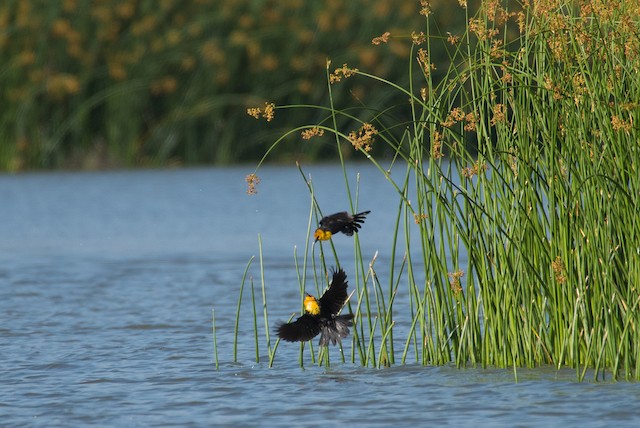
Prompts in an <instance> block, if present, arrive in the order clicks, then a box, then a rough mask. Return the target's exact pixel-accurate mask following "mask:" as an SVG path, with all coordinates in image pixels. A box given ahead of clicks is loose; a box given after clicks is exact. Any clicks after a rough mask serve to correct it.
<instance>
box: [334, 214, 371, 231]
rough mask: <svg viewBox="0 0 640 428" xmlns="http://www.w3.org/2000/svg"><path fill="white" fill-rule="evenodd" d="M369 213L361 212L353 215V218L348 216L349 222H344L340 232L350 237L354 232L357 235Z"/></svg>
mask: <svg viewBox="0 0 640 428" xmlns="http://www.w3.org/2000/svg"><path fill="white" fill-rule="evenodd" d="M370 212H371V211H363V212H361V213H358V214H354V215H353V216H349V221H348V222H346V223H345V224H344V225H343V226H342V229H340V232H342V233H344V234H345V235H348V236H351V235H353V233H354V232H356V233H358V230H359V229H360V228H361V227H362V223H364V219H365V217H366V216H367V214H369V213H370Z"/></svg>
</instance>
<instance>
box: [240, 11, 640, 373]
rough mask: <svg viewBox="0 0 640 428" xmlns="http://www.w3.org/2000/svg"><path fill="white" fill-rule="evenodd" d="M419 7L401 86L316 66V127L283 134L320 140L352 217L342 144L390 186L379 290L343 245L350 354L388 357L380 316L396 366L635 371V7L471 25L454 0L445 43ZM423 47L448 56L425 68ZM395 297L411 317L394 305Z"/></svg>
mask: <svg viewBox="0 0 640 428" xmlns="http://www.w3.org/2000/svg"><path fill="white" fill-rule="evenodd" d="M422 3H423V4H424V5H425V8H424V9H423V11H422V12H421V13H423V14H424V15H425V17H426V18H425V28H424V31H423V32H419V33H413V35H412V37H411V39H410V40H409V41H408V43H410V44H411V50H412V52H413V55H412V56H413V60H412V62H411V63H410V65H409V72H408V74H409V84H408V87H406V88H405V87H402V86H400V85H398V84H395V83H393V82H390V81H386V80H385V79H383V78H381V77H378V76H374V75H371V74H367V73H366V72H363V71H360V70H358V69H355V68H348V67H347V66H344V67H342V68H338V69H336V70H335V72H333V73H331V72H330V69H329V67H330V64H329V63H327V81H328V85H327V86H328V95H329V107H323V106H318V107H317V110H318V112H322V111H326V112H327V113H328V114H327V116H326V118H325V119H324V120H321V121H319V122H318V123H314V124H309V125H304V126H299V127H295V128H293V130H292V131H290V132H289V133H287V135H288V134H291V133H293V132H300V130H304V132H303V138H305V139H306V138H307V137H308V136H310V137H309V138H320V137H321V136H322V134H323V133H330V134H332V135H333V136H334V138H335V146H336V151H337V153H338V155H339V159H340V165H341V167H342V169H343V171H344V175H345V186H346V188H347V194H348V198H349V201H348V202H349V203H350V204H351V205H350V206H351V209H352V211H353V212H355V210H354V208H355V204H354V202H356V201H357V198H352V194H351V189H350V184H349V180H348V178H347V173H346V167H345V162H344V158H343V157H342V155H341V153H342V151H343V150H345V145H351V146H353V148H354V149H355V150H357V151H359V152H360V153H361V154H362V155H363V156H364V157H365V158H366V159H367V160H368V161H369V162H371V163H372V164H373V165H375V166H376V167H377V168H378V170H379V171H380V173H381V174H383V175H384V177H385V178H386V179H387V181H388V182H389V184H390V185H391V186H393V188H394V189H395V190H396V192H397V194H398V213H397V216H396V225H395V231H394V235H393V242H392V243H391V245H392V249H393V252H394V256H395V254H396V253H398V254H400V252H402V253H403V254H404V258H403V263H402V266H401V267H397V266H396V265H395V264H394V263H393V262H392V263H391V264H390V266H389V277H388V279H387V280H388V283H389V289H388V291H386V292H384V291H383V289H382V287H381V285H380V282H379V278H378V276H377V275H376V274H375V271H374V269H373V266H374V263H373V261H372V262H371V263H370V264H369V267H368V268H365V263H364V261H363V259H362V252H361V249H360V246H359V241H358V239H357V237H356V238H355V240H354V255H355V256H356V265H355V272H354V273H353V274H352V275H351V276H350V281H352V282H350V283H351V284H353V285H354V288H355V289H356V291H355V294H354V296H356V297H357V301H356V302H353V301H352V302H350V307H351V308H354V307H355V310H354V313H355V314H356V320H355V321H356V323H355V325H354V328H353V336H352V361H355V359H356V356H357V357H358V359H359V362H360V364H362V365H372V366H374V367H379V366H384V365H387V364H389V363H393V362H394V347H393V344H394V339H395V338H396V337H394V336H397V334H396V335H394V331H396V330H395V329H396V325H397V323H394V320H397V319H398V318H400V317H402V316H406V317H410V319H409V322H408V324H409V325H410V328H409V332H408V334H407V336H406V337H403V338H401V341H402V343H403V344H404V345H403V352H402V357H401V360H400V361H401V362H402V363H406V362H408V361H410V360H415V361H416V362H419V363H421V364H425V365H427V364H448V363H455V364H456V365H457V366H460V367H462V366H466V365H472V366H482V367H488V366H495V367H513V369H514V370H516V368H518V367H535V366H541V365H552V366H555V367H557V368H562V367H573V368H575V370H576V373H577V377H578V378H579V379H580V380H582V379H584V377H585V376H586V373H587V372H588V371H589V370H593V372H594V377H595V378H596V379H598V378H603V377H604V376H605V374H608V375H611V376H612V377H613V378H615V379H619V378H625V379H632V378H635V379H640V370H639V369H640V347H638V346H637V344H638V343H640V330H639V329H638V328H637V326H638V325H640V290H639V288H638V284H640V257H639V256H640V222H639V220H638V216H637V212H638V208H639V206H638V202H639V198H640V174H639V171H638V167H639V165H640V164H639V161H640V147H639V144H638V141H640V136H639V135H638V123H640V104H639V103H638V102H637V101H635V100H639V99H640V79H638V78H637V75H638V72H639V71H640V39H639V38H638V37H637V34H639V33H640V8H639V7H638V5H637V2H634V1H631V0H618V1H617V2H616V4H617V6H618V7H616V8H613V9H612V8H605V7H604V6H603V7H601V8H600V7H597V5H598V4H600V3H593V2H582V1H577V0H576V1H571V0H567V1H564V2H558V1H550V0H549V1H539V2H536V3H535V7H533V6H532V5H531V4H530V3H529V2H523V3H518V2H513V1H504V2H497V1H483V2H482V5H481V7H480V8H479V10H478V12H477V13H476V14H475V15H472V14H470V13H469V10H468V9H467V8H466V2H460V3H461V4H463V5H464V6H463V7H464V11H465V13H467V14H468V15H467V16H468V19H467V25H466V28H465V29H464V32H463V33H461V34H450V33H449V34H448V36H447V35H443V34H441V33H438V32H437V31H434V28H435V26H434V25H433V22H434V20H433V16H432V15H431V13H432V12H431V11H430V10H429V9H428V7H427V6H426V5H427V3H426V2H422ZM388 37H395V36H394V35H391V36H389V35H387V38H388ZM398 38H400V37H398ZM436 48H437V49H445V50H446V51H447V53H448V55H449V56H448V57H449V62H448V63H447V64H438V65H433V64H431V62H430V60H429V58H430V52H431V51H432V50H433V49H436ZM416 65H417V67H415V66H416ZM346 78H349V79H372V80H375V81H378V82H380V83H381V84H383V85H388V86H390V87H393V88H395V89H396V90H397V91H399V92H400V93H402V94H404V95H405V96H406V97H407V98H408V99H409V103H408V104H407V105H399V106H393V107H390V108H388V109H387V110H385V111H373V110H371V109H368V108H366V106H360V107H355V108H353V107H351V108H339V107H338V106H336V105H334V103H333V95H332V94H333V91H334V90H335V87H336V86H337V85H338V84H339V82H340V81H341V80H344V79H346ZM281 108H282V107H278V106H276V107H275V111H276V112H277V111H278V110H279V109H281ZM286 108H296V106H286ZM300 108H309V106H300ZM407 116H408V117H410V120H408V121H403V120H400V119H398V118H400V117H407ZM348 127H351V129H353V128H356V129H355V130H354V131H352V132H346V131H344V129H349V128H348ZM284 137H285V136H283V137H282V138H281V139H279V140H277V141H276V142H275V143H273V145H272V146H271V147H270V148H269V150H268V151H267V154H265V157H264V158H263V159H262V160H261V161H260V162H259V164H258V168H259V167H260V165H261V164H262V163H263V162H264V160H265V159H266V156H267V155H268V154H269V153H270V152H272V151H273V150H275V148H276V147H277V146H278V144H279V143H280V141H282V139H283V138H284ZM380 146H383V147H384V150H383V148H382V147H380ZM385 152H386V153H389V152H391V153H392V157H391V160H390V161H389V159H387V158H383V157H382V155H380V156H378V154H383V153H385ZM389 162H390V166H388V167H385V166H383V164H387V163H389ZM258 168H256V172H257V169H258ZM392 169H393V170H394V174H393V176H392V175H391V174H390V171H391V170H392ZM399 171H401V173H399ZM252 176H253V177H257V176H256V175H255V174H252ZM250 184H251V182H250ZM412 186H413V187H414V188H415V196H414V198H415V199H413V201H410V200H409V189H410V188H411V187H412ZM254 190H255V189H254ZM310 190H311V189H310ZM311 194H312V198H313V192H311ZM359 197H361V198H362V197H363V195H359ZM313 209H317V206H316V205H315V204H314V205H313ZM416 228H417V229H418V231H419V234H418V236H419V238H418V239H417V240H413V238H412V234H411V232H412V230H415V229H416ZM320 251H321V252H320V259H321V264H322V265H323V268H326V266H325V263H324V262H325V254H324V253H323V252H322V247H320ZM334 256H335V258H336V261H337V255H336V254H335V250H334ZM393 260H395V257H394V258H393ZM312 261H313V263H315V256H312ZM305 262H306V260H305ZM314 270H315V264H314ZM301 277H302V278H304V275H302V276H301ZM402 287H406V289H407V290H408V294H409V302H408V308H403V310H395V309H394V308H393V305H394V296H395V294H396V290H397V289H398V288H402ZM370 294H371V295H372V296H374V297H375V301H374V302H371V301H369V295H370ZM374 305H375V307H374ZM398 343H400V342H398Z"/></svg>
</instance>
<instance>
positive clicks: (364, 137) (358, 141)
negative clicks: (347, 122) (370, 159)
mask: <svg viewBox="0 0 640 428" xmlns="http://www.w3.org/2000/svg"><path fill="white" fill-rule="evenodd" d="M377 134H378V130H377V129H376V128H375V126H373V125H372V124H370V123H365V124H364V125H362V127H361V128H360V129H359V130H358V131H357V132H356V131H351V132H350V133H349V137H348V138H349V142H350V143H351V145H352V146H353V148H354V149H356V150H364V151H365V152H369V151H371V144H372V143H373V141H374V136H375V135H377Z"/></svg>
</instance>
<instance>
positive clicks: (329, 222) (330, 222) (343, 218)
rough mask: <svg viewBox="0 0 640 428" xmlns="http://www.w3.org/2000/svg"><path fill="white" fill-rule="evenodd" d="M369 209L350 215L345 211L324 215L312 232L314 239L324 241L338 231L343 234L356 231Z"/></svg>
mask: <svg viewBox="0 0 640 428" xmlns="http://www.w3.org/2000/svg"><path fill="white" fill-rule="evenodd" d="M370 212H371V211H363V212H361V213H358V214H354V215H351V214H349V213H348V212H346V211H343V212H341V213H335V214H331V215H328V216H326V217H322V220H320V225H319V226H318V228H317V229H316V231H315V233H314V234H313V236H314V238H316V241H318V240H320V241H326V240H327V239H329V238H331V235H334V234H336V233H338V232H342V233H344V234H345V235H348V236H351V235H353V232H356V233H357V232H358V229H360V228H361V227H362V223H364V218H365V217H366V216H367V214H369V213H370Z"/></svg>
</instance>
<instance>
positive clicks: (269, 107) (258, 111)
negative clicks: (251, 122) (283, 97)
mask: <svg viewBox="0 0 640 428" xmlns="http://www.w3.org/2000/svg"><path fill="white" fill-rule="evenodd" d="M275 109H276V105H275V104H274V103H264V107H263V108H261V107H252V108H248V109H247V114H248V115H249V116H253V117H255V118H256V119H260V117H262V118H264V119H266V120H267V122H271V121H272V120H273V117H274V116H275Z"/></svg>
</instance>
